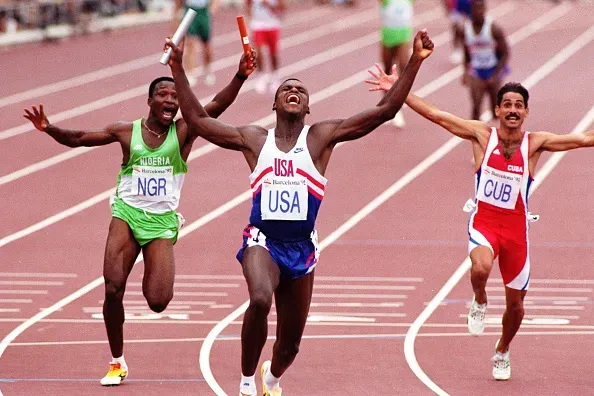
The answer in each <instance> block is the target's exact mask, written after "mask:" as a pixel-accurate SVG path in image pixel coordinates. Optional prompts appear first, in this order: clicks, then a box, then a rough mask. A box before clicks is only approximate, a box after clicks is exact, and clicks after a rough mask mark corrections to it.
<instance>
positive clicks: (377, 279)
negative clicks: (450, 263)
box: [241, 276, 423, 286]
mask: <svg viewBox="0 0 594 396" xmlns="http://www.w3.org/2000/svg"><path fill="white" fill-rule="evenodd" d="M241 279H243V278H241ZM320 281H322V282H324V281H331V282H423V278H407V277H390V276H382V277H379V276H316V286H317V285H319V283H318V282H320Z"/></svg>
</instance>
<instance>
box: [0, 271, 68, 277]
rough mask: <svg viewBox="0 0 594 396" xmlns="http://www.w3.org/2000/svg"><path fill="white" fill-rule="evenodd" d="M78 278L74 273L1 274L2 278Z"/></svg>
mask: <svg viewBox="0 0 594 396" xmlns="http://www.w3.org/2000/svg"><path fill="white" fill-rule="evenodd" d="M3 277H6V278H76V277H78V275H77V274H74V273H52V272H0V278H3Z"/></svg>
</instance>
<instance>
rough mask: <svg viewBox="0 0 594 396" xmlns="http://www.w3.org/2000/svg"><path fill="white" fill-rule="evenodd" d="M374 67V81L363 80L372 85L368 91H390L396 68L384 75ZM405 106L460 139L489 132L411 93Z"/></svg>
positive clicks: (471, 121)
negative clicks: (375, 70)
mask: <svg viewBox="0 0 594 396" xmlns="http://www.w3.org/2000/svg"><path fill="white" fill-rule="evenodd" d="M375 67H376V68H377V72H374V71H373V70H369V73H370V74H371V75H372V76H373V77H374V79H370V80H365V82H366V83H368V84H371V85H373V87H371V88H369V90H370V91H387V90H389V89H391V87H392V86H393V85H394V83H395V82H396V81H397V80H398V76H397V75H396V66H394V67H393V68H392V74H386V73H385V72H384V71H383V69H382V68H381V66H380V65H378V64H376V65H375ZM406 104H407V105H408V106H409V107H410V108H411V109H413V110H414V111H415V112H417V113H419V114H420V115H422V116H423V117H425V118H427V119H428V120H429V121H432V122H434V123H436V124H438V125H440V126H441V127H443V128H445V129H447V130H448V131H449V132H451V133H452V134H454V135H456V136H458V137H460V138H462V139H477V138H478V136H479V134H481V133H482V134H485V133H488V132H489V127H488V126H487V125H486V124H484V123H482V122H481V121H475V120H464V119H462V118H460V117H457V116H455V115H453V114H451V113H448V112H446V111H442V110H440V109H438V108H437V107H436V106H434V105H433V104H431V103H429V102H427V101H425V100H424V99H421V98H420V97H418V96H416V95H414V94H412V93H409V94H408V96H407V98H406Z"/></svg>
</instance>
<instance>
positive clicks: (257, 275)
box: [241, 245, 280, 298]
mask: <svg viewBox="0 0 594 396" xmlns="http://www.w3.org/2000/svg"><path fill="white" fill-rule="evenodd" d="M241 267H242V269H243V276H244V277H245V281H246V283H247V287H248V292H249V294H250V297H252V296H254V297H255V296H256V295H257V294H259V293H264V294H265V295H266V296H267V297H269V298H272V294H273V293H274V291H275V290H276V288H277V287H278V284H279V281H280V269H279V268H278V265H276V263H275V262H274V260H272V257H271V256H270V253H269V252H268V250H266V249H265V248H264V247H262V246H258V245H256V246H249V247H246V248H245V250H244V253H243V257H242V260H241Z"/></svg>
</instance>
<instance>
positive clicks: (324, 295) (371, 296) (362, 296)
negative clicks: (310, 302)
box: [312, 285, 408, 300]
mask: <svg viewBox="0 0 594 396" xmlns="http://www.w3.org/2000/svg"><path fill="white" fill-rule="evenodd" d="M316 289H317V285H316ZM312 297H314V298H345V299H347V298H356V299H376V298H385V299H388V300H389V299H399V300H404V299H406V298H407V297H408V296H406V295H405V294H343V293H339V294H334V293H315V292H314V293H313V296H312Z"/></svg>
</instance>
